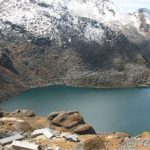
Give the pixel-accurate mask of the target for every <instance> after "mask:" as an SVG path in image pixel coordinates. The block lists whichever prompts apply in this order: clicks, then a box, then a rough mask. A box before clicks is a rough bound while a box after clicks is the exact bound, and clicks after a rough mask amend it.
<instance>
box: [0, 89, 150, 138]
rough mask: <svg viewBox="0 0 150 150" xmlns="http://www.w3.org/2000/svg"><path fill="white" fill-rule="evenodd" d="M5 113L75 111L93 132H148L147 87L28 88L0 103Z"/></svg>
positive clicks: (149, 95) (149, 91)
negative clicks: (22, 110)
mask: <svg viewBox="0 0 150 150" xmlns="http://www.w3.org/2000/svg"><path fill="white" fill-rule="evenodd" d="M0 107H1V108H2V109H3V110H5V111H14V110H16V109H19V108H26V109H31V110H33V111H34V112H35V113H37V114H38V115H42V116H47V115H48V114H49V113H50V112H54V111H68V110H78V111H80V113H81V115H82V116H83V117H84V119H85V121H86V122H87V123H89V124H91V125H92V126H93V127H94V128H95V130H96V131H97V132H111V131H124V132H128V133H129V134H131V135H137V134H139V133H141V132H143V131H150V117H149V114H150V88H134V89H92V88H73V87H66V86H49V87H43V88H36V89H30V90H28V91H26V92H24V93H22V94H21V95H20V96H18V97H15V98H13V99H11V100H9V101H6V102H4V103H1V104H0Z"/></svg>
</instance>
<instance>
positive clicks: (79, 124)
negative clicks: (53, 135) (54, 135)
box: [48, 111, 96, 134]
mask: <svg viewBox="0 0 150 150" xmlns="http://www.w3.org/2000/svg"><path fill="white" fill-rule="evenodd" d="M48 120H49V121H50V124H51V126H52V127H53V128H55V129H57V128H58V129H61V130H63V131H67V130H68V131H72V132H74V133H77V134H96V132H95V130H94V129H93V127H91V126H90V125H88V124H86V123H85V121H84V119H83V117H82V116H81V115H80V114H79V112H77V111H69V112H55V113H51V114H49V116H48Z"/></svg>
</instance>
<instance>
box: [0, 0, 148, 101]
mask: <svg viewBox="0 0 150 150" xmlns="http://www.w3.org/2000/svg"><path fill="white" fill-rule="evenodd" d="M0 3H1V5H0V100H4V99H6V98H8V97H11V96H13V95H16V94H18V93H19V92H20V91H24V90H26V89H28V88H31V87H38V86H45V85H48V84H66V85H73V86H88V87H134V86H149V84H150V78H149V73H150V71H149V61H150V59H149V56H150V52H149V46H150V40H149V37H150V36H149V33H150V32H149V31H150V28H149V24H150V19H149V16H150V15H149V11H148V10H146V9H141V10H139V11H137V12H135V13H134V14H125V13H124V12H122V11H121V10H120V9H118V8H117V7H116V6H115V4H113V3H112V2H111V1H109V0H101V1H99V0H55V1H53V0H15V1H12V0H1V1H0Z"/></svg>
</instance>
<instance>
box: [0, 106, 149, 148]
mask: <svg viewBox="0 0 150 150" xmlns="http://www.w3.org/2000/svg"><path fill="white" fill-rule="evenodd" d="M0 126H1V128H0V141H1V139H3V138H6V137H9V136H12V135H14V134H16V133H19V134H21V135H22V136H23V137H24V138H23V141H28V142H32V143H35V144H38V145H40V148H41V149H43V150H48V149H49V150H56V149H57V150H58V149H59V150H149V149H150V133H149V132H145V133H142V134H141V135H138V136H135V137H131V136H130V135H128V134H127V133H123V132H122V133H121V132H112V133H96V132H95V130H94V128H93V127H92V126H91V125H89V124H87V123H86V122H85V121H84V119H83V117H82V116H81V115H80V113H79V112H78V111H68V112H53V113H50V114H49V115H48V116H47V117H40V116H38V115H36V114H35V113H34V112H33V111H30V110H25V109H19V110H16V111H14V112H4V111H0ZM42 128H43V129H45V128H46V129H50V130H51V131H53V133H55V136H53V137H51V138H50V139H48V138H46V137H45V136H44V135H38V136H36V137H32V136H31V135H32V132H33V131H35V130H38V129H42ZM66 134H68V135H72V136H74V137H75V139H76V140H72V139H71V140H70V139H68V138H65V137H64V135H66ZM0 149H1V150H11V149H12V146H11V143H9V144H6V145H4V146H2V145H0Z"/></svg>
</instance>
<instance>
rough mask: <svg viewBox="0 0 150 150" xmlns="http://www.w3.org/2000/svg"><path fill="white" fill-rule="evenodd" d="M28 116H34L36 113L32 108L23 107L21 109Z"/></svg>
mask: <svg viewBox="0 0 150 150" xmlns="http://www.w3.org/2000/svg"><path fill="white" fill-rule="evenodd" d="M20 111H21V112H22V113H23V114H24V115H25V116H26V117H34V116H35V113H34V112H33V111H31V110H27V109H21V110H20Z"/></svg>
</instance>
